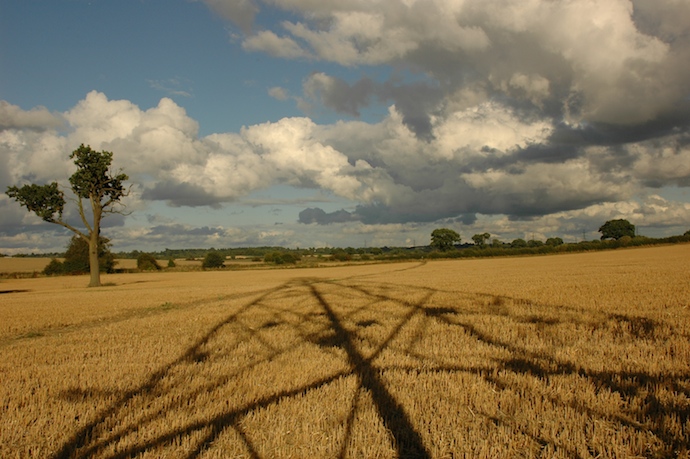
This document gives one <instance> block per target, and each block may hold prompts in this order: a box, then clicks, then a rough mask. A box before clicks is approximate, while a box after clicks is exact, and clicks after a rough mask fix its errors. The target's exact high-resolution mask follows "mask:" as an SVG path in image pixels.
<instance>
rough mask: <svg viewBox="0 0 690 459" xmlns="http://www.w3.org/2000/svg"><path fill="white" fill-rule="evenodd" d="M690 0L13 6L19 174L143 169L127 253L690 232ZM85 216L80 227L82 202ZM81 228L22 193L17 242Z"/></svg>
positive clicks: (5, 179) (2, 97) (110, 219)
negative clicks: (33, 209)
mask: <svg viewBox="0 0 690 459" xmlns="http://www.w3.org/2000/svg"><path fill="white" fill-rule="evenodd" d="M688 17H690V2H688V1H687V0H634V1H625V0H570V1H569V0H563V1H558V2H554V1H551V0H493V1H491V0H489V1H481V2H480V1H472V0H333V1H329V0H50V1H47V0H0V189H1V190H2V191H4V190H6V189H7V187H8V186H13V185H18V186H22V185H24V184H28V183H37V184H45V183H50V182H54V181H57V182H58V183H59V184H60V185H61V186H62V188H63V189H65V190H68V189H69V182H68V178H69V176H70V175H71V174H72V173H73V172H74V164H73V163H71V161H70V160H69V154H70V153H71V152H72V151H73V150H75V149H76V148H78V147H79V145H80V144H82V143H83V144H86V145H90V146H91V147H92V148H94V149H96V150H99V151H101V150H106V151H111V152H113V155H114V159H113V167H114V171H119V170H122V171H123V172H125V173H126V174H127V175H128V176H129V181H128V182H127V183H128V185H130V186H131V188H130V193H129V196H127V198H125V199H124V200H123V204H124V206H125V207H124V209H123V211H124V212H123V214H112V215H108V216H107V217H106V219H105V220H104V221H103V228H102V234H103V235H104V236H105V237H108V238H109V239H111V241H112V244H113V250H115V251H130V250H135V249H136V250H143V251H157V250H163V249H165V248H210V247H215V248H226V247H251V246H284V247H291V248H297V247H300V248H308V247H347V246H351V247H382V246H396V247H405V246H414V245H425V244H428V243H429V239H430V234H431V231H433V229H435V228H440V227H446V228H451V229H454V230H455V231H457V232H458V233H459V234H460V235H461V237H462V239H463V241H469V242H471V238H472V236H473V235H474V234H478V233H485V232H488V233H490V234H491V235H492V238H497V239H499V240H502V241H504V242H510V241H512V240H513V239H516V238H523V239H526V240H529V239H540V240H545V239H546V238H549V237H561V238H562V239H563V240H564V241H566V242H577V241H581V240H583V239H587V240H591V239H597V238H599V237H600V233H598V232H597V231H598V228H599V227H600V226H601V225H602V224H603V223H604V222H606V221H607V220H611V219H617V218H624V219H627V220H629V221H630V222H631V223H633V224H634V225H636V227H637V230H638V233H639V234H641V235H646V236H651V237H662V236H668V235H675V234H682V233H684V232H685V231H687V230H688V229H690V22H689V21H687V18H688ZM65 218H66V219H67V220H68V221H71V222H76V223H78V221H79V219H78V216H77V214H76V206H75V205H74V203H72V202H68V205H67V209H66V212H65ZM70 237H71V233H70V232H69V231H68V230H66V229H64V228H61V227H59V226H57V225H52V224H49V223H45V222H43V221H41V219H40V218H38V217H37V216H35V215H33V214H31V213H29V212H27V211H26V210H25V209H24V208H22V207H21V206H20V205H19V204H18V203H17V202H15V201H14V200H11V199H10V198H9V197H8V196H7V195H6V194H4V193H3V194H0V253H4V254H8V255H10V254H17V253H45V252H59V251H63V250H64V249H65V247H66V246H67V244H68V242H69V239H70Z"/></svg>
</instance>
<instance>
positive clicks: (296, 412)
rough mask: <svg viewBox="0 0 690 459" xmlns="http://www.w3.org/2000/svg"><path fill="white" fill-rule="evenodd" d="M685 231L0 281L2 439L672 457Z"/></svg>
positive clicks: (32, 445)
mask: <svg viewBox="0 0 690 459" xmlns="http://www.w3.org/2000/svg"><path fill="white" fill-rule="evenodd" d="M689 260H690V245H687V244H685V245H673V246H664V247H653V248H639V249H626V250H616V251H608V252H595V253H579V254H568V255H555V256H546V257H525V258H503V259H477V260H469V259H463V260H437V261H429V262H405V263H389V264H375V265H361V266H342V267H329V268H319V269H272V270H247V271H242V270H240V271H209V272H196V271H194V272H161V273H141V274H113V275H105V276H103V281H104V282H106V283H108V286H104V287H99V288H91V289H89V288H86V287H85V286H86V284H87V283H88V279H87V278H86V277H81V276H80V277H55V278H36V279H9V280H2V281H0V352H1V353H2V357H3V358H2V360H1V361H0V381H2V384H0V420H1V425H2V428H1V429H0V457H3V458H28V457H35V458H108V459H115V458H130V457H137V458H159V457H168V458H190V459H191V458H227V457H249V458H333V457H336V458H363V457H366V458H395V457H403V458H407V457H419V458H458V457H471V458H475V457H476V458H495V457H527V458H537V457H540V458H541V457H543V458H552V457H562V458H573V457H575V458H590V457H604V458H626V457H657V458H675V457H679V458H687V457H689V454H690V294H689V292H690V263H689Z"/></svg>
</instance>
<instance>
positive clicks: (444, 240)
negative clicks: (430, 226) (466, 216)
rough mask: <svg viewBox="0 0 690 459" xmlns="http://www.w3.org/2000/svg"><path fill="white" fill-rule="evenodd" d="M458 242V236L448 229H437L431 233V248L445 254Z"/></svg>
mask: <svg viewBox="0 0 690 459" xmlns="http://www.w3.org/2000/svg"><path fill="white" fill-rule="evenodd" d="M459 242H460V235H459V234H458V233H457V232H455V231H453V230H452V229H448V228H437V229H435V230H433V231H432V232H431V246H432V247H434V248H436V249H438V250H440V251H441V252H445V251H447V250H450V249H452V248H453V246H454V245H455V244H457V243H459Z"/></svg>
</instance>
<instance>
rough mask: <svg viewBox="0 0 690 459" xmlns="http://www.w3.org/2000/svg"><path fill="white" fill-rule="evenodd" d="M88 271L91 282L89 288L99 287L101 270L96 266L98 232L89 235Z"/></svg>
mask: <svg viewBox="0 0 690 459" xmlns="http://www.w3.org/2000/svg"><path fill="white" fill-rule="evenodd" d="M89 271H90V273H91V281H90V282H89V287H100V286H101V268H100V266H99V265H98V232H97V231H92V232H91V234H90V235H89Z"/></svg>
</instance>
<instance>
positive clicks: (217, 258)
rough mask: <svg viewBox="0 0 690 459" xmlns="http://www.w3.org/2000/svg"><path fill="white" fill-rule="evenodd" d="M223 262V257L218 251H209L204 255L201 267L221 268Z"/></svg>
mask: <svg viewBox="0 0 690 459" xmlns="http://www.w3.org/2000/svg"><path fill="white" fill-rule="evenodd" d="M224 263H225V257H224V256H223V255H221V254H219V253H218V252H209V253H207V254H206V256H205V257H204V261H203V262H202V263H201V267H202V268H204V269H207V268H222V267H223V265H224Z"/></svg>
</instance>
